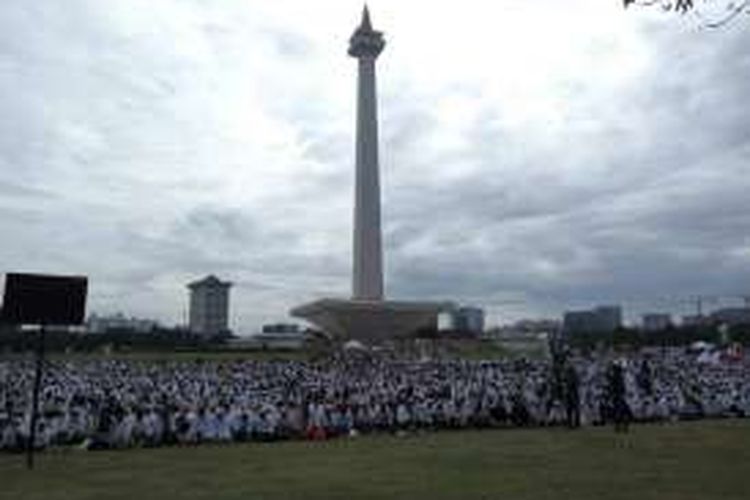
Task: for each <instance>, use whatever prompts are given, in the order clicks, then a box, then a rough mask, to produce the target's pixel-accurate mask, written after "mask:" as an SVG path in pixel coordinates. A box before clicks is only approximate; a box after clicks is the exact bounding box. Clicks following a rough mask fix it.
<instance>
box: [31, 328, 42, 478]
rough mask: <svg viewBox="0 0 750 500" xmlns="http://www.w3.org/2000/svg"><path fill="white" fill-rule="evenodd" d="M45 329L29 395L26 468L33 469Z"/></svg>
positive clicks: (39, 342) (40, 340)
mask: <svg viewBox="0 0 750 500" xmlns="http://www.w3.org/2000/svg"><path fill="white" fill-rule="evenodd" d="M45 330H46V329H45V327H44V325H43V324H42V325H41V327H40V329H39V337H38V338H37V343H36V370H35V373H34V386H33V388H32V391H33V392H32V395H31V418H30V419H29V433H28V440H27V441H26V468H27V469H29V470H31V469H33V468H34V444H35V441H36V420H37V415H38V413H39V412H38V407H39V389H40V387H41V385H42V375H43V372H44V334H45Z"/></svg>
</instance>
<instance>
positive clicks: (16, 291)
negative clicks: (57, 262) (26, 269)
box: [2, 273, 88, 325]
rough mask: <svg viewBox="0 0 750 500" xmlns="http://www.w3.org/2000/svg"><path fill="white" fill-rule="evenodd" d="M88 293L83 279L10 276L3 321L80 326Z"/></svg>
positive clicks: (29, 275) (79, 277)
mask: <svg viewBox="0 0 750 500" xmlns="http://www.w3.org/2000/svg"><path fill="white" fill-rule="evenodd" d="M87 289H88V280H87V278H85V277H83V276H50V275H43V274H21V273H8V274H6V275H5V294H4V296H3V309H2V319H3V320H4V321H5V322H8V323H14V324H24V325H80V324H82V323H83V321H84V319H85V316H86V293H87Z"/></svg>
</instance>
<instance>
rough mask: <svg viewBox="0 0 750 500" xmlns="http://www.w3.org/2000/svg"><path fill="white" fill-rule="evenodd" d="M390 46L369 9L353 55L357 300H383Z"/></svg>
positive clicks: (354, 290) (351, 49)
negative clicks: (381, 127) (382, 129)
mask: <svg viewBox="0 0 750 500" xmlns="http://www.w3.org/2000/svg"><path fill="white" fill-rule="evenodd" d="M384 46H385V41H384V40H383V34H382V33H380V32H379V31H375V30H373V29H372V23H371V22H370V12H369V11H368V9H367V6H365V8H364V11H363V12H362V22H361V24H360V25H359V27H358V28H357V29H356V30H355V31H354V34H353V35H352V36H351V38H350V39H349V55H350V56H352V57H355V58H357V61H358V65H359V68H358V73H357V132H356V133H357V136H356V160H355V161H356V163H355V165H356V167H355V169H356V170H355V191H354V193H355V194H354V248H353V270H352V271H353V272H352V298H353V299H354V300H383V246H382V241H381V229H380V179H379V165H378V115H377V113H378V111H377V95H376V87H375V61H376V60H377V58H378V56H379V55H380V53H381V52H382V51H383V47H384Z"/></svg>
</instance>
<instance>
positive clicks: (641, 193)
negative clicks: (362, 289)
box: [0, 0, 750, 333]
mask: <svg viewBox="0 0 750 500" xmlns="http://www.w3.org/2000/svg"><path fill="white" fill-rule="evenodd" d="M370 8H371V11H372V17H373V22H374V24H375V27H376V28H377V29H381V30H383V31H384V32H385V36H386V40H387V44H388V45H387V46H386V49H385V51H384V53H383V54H382V56H381V57H380V59H379V66H378V71H379V73H378V85H379V98H380V101H379V112H380V127H381V128H380V132H381V169H382V174H381V175H382V183H383V193H382V198H383V203H384V207H383V217H384V227H383V230H384V233H385V245H386V274H387V276H386V287H387V290H388V295H389V296H390V297H392V298H407V299H408V298H414V299H416V298H419V299H427V298H440V299H454V300H458V301H461V302H468V303H475V304H479V305H483V306H485V307H487V308H488V310H489V311H490V313H491V322H492V323H497V322H504V321H510V320H513V319H517V318H520V317H524V316H536V315H546V316H551V317H554V316H557V315H559V314H560V313H561V312H562V311H563V310H565V309H566V308H579V307H587V306H591V305H594V304H596V303H601V302H622V303H623V305H625V307H626V308H627V311H628V313H629V314H631V315H632V314H637V313H639V312H641V311H643V310H646V309H655V308H660V309H671V310H673V311H675V312H687V311H688V310H689V309H688V305H687V304H681V303H680V299H681V298H686V297H689V296H691V295H696V294H722V295H731V294H741V293H745V294H750V196H749V195H748V193H750V113H748V109H750V107H748V97H750V50H748V48H749V47H750V17H748V16H744V17H741V18H739V19H738V20H736V21H735V22H734V23H732V24H730V25H728V26H726V27H724V28H723V29H720V30H706V29H701V27H700V25H699V24H698V23H697V22H696V21H695V19H694V18H691V17H680V16H677V15H674V14H666V13H662V12H660V11H659V10H658V9H628V10H627V11H624V10H623V9H622V2H620V1H618V0H611V1H610V0H607V1H603V0H566V1H565V2H561V1H559V0H548V1H543V0H535V1H533V2H529V1H528V0H505V1H503V2H487V1H480V0H464V1H462V2H434V1H433V2H427V1H409V2H404V1H399V0H372V1H371V2H370ZM360 9H361V3H360V2H358V1H357V2H354V1H351V0H348V1H345V0H338V1H335V0H324V1H321V0H316V1H315V2H310V1H303V0H298V1H291V0H274V1H267V0H225V1H216V0H156V1H155V0H108V1H106V2H105V1H101V0H66V1H61V0H37V1H34V2H29V1H28V0H3V1H2V2H1V3H0V33H1V34H0V234H2V236H1V237H0V271H3V272H7V271H36V272H54V273H63V274H67V273H75V274H86V275H88V276H89V277H90V302H89V309H90V311H92V312H99V313H112V312H116V311H123V312H125V313H126V314H132V315H137V316H142V317H154V318H157V319H159V320H162V321H164V322H165V323H167V324H174V323H176V322H179V321H181V320H182V319H183V318H184V316H185V309H186V304H187V291H186V289H185V284H186V283H187V282H188V281H190V280H193V279H196V278H200V277H202V276H204V275H206V274H208V273H214V274H216V275H218V276H219V277H221V278H224V279H228V280H231V281H233V282H234V283H235V284H236V285H235V288H234V289H233V292H232V326H233V327H234V328H235V329H236V330H237V331H239V332H242V333H248V332H251V331H253V330H254V329H255V328H257V326H258V325H259V324H261V323H262V322H264V321H268V320H281V319H284V317H285V314H286V311H287V310H288V308H289V307H290V306H293V305H296V304H298V303H300V302H303V301H306V300H309V299H313V298H317V297H320V296H323V295H334V296H339V295H340V296H346V295H348V293H349V283H350V282H349V277H350V258H351V254H350V251H351V248H350V247H351V219H352V217H351V207H352V197H353V192H352V182H353V139H354V138H353V123H354V113H355V109H354V90H355V81H354V77H355V69H356V68H355V61H353V60H352V59H350V58H348V57H347V56H346V46H347V39H348V36H349V35H350V34H351V31H352V30H353V28H354V27H355V25H356V24H357V22H358V19H359V15H360ZM725 301H727V304H729V303H731V300H730V299H725ZM735 303H737V301H735Z"/></svg>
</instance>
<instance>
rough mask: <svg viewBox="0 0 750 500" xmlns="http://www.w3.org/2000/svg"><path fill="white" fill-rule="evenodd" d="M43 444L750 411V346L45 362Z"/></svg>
mask: <svg viewBox="0 0 750 500" xmlns="http://www.w3.org/2000/svg"><path fill="white" fill-rule="evenodd" d="M33 378H34V366H33V364H32V363H31V362H28V361H4V362H2V361H0V449H2V450H6V451H14V450H15V451H20V450H22V449H24V447H25V446H26V442H27V433H28V431H29V422H30V414H31V411H30V408H31V406H32V405H31V396H30V394H31V386H32V383H33ZM39 401H40V403H39V410H38V418H37V420H36V430H35V443H34V446H35V447H36V448H38V449H43V448H48V447H54V446H66V445H77V446H82V447H85V448H87V449H100V448H130V447H136V446H142V447H155V446H164V445H194V444H199V443H207V442H214V443H227V442H240V441H252V440H259V441H273V440H279V439H312V440H320V439H328V438H331V437H336V436H354V435H357V434H360V433H374V432H399V433H409V432H417V431H420V430H425V431H428V430H440V429H457V428H467V427H473V428H483V427H522V426H547V425H567V426H570V427H577V426H579V425H602V424H607V423H610V422H612V423H616V424H617V425H618V426H622V425H625V426H626V425H627V422H630V421H671V420H676V419H684V418H718V417H750V357H748V356H744V357H741V358H739V359H736V360H733V361H731V362H730V361H726V362H723V361H719V362H716V363H699V362H696V356H695V355H693V354H690V353H688V352H686V351H684V350H681V349H668V350H655V351H651V352H646V351H642V352H639V353H634V354H630V355H628V356H626V357H622V356H614V355H610V354H606V355H605V354H602V355H596V356H582V355H570V356H566V357H564V358H563V357H559V356H558V357H555V358H553V359H552V360H492V361H455V360H454V361H405V360H398V359H391V358H383V357H374V356H366V355H362V354H358V355H338V356H335V357H332V358H330V359H327V360H326V361H321V362H302V361H264V362H260V361H231V362H219V361H192V362H176V361H163V362H155V361H149V362H146V361H124V360H67V361H52V362H48V363H47V364H46V368H45V375H44V378H43V383H42V390H41V394H40V398H39Z"/></svg>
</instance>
